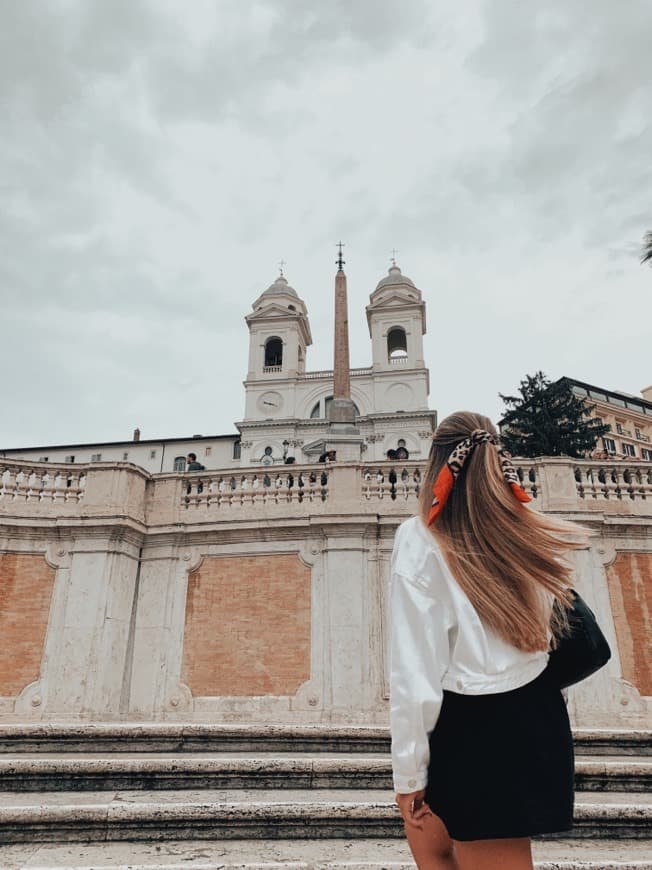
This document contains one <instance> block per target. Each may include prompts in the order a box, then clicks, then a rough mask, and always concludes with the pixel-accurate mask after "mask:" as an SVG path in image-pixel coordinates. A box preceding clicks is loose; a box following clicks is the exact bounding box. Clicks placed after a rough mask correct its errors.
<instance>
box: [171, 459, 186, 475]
mask: <svg viewBox="0 0 652 870" xmlns="http://www.w3.org/2000/svg"><path fill="white" fill-rule="evenodd" d="M172 470H173V471H185V470H186V457H185V456H175V457H174V467H173V469H172Z"/></svg>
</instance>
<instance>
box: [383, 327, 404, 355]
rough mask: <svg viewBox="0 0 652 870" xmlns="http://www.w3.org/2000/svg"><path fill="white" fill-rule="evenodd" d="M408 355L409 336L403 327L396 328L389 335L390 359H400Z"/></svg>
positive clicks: (388, 348) (388, 353) (388, 350)
mask: <svg viewBox="0 0 652 870" xmlns="http://www.w3.org/2000/svg"><path fill="white" fill-rule="evenodd" d="M407 355H408V352H407V335H406V334H405V330H404V329H403V327H402V326H394V327H392V329H390V331H389V332H388V333H387V356H388V357H389V359H399V358H401V357H406V356H407Z"/></svg>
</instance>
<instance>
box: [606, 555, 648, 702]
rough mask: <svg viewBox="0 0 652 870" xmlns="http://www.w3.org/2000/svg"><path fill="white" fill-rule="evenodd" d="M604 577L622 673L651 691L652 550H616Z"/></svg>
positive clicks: (643, 692) (629, 679)
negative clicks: (605, 578) (605, 577)
mask: <svg viewBox="0 0 652 870" xmlns="http://www.w3.org/2000/svg"><path fill="white" fill-rule="evenodd" d="M607 578H608V581H609V595H610V597H611V608H612V612H613V616H614V622H615V626H616V637H617V639H618V652H619V653H620V659H621V664H622V669H623V676H624V678H625V679H626V680H627V681H628V682H630V683H632V685H634V686H636V688H637V689H638V691H639V692H640V693H641V695H652V553H629V552H628V553H624V552H621V553H618V555H617V556H616V558H615V560H614V562H613V563H612V564H611V565H610V566H609V568H608V569H607Z"/></svg>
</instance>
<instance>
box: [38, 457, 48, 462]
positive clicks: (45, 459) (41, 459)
mask: <svg viewBox="0 0 652 870" xmlns="http://www.w3.org/2000/svg"><path fill="white" fill-rule="evenodd" d="M38 461H39V462H49V461H50V457H49V456H40V457H39V460H38Z"/></svg>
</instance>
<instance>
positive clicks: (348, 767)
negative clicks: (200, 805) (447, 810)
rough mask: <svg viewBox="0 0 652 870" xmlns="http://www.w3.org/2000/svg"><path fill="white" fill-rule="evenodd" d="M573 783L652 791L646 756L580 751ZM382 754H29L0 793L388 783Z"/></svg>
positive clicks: (12, 765)
mask: <svg viewBox="0 0 652 870" xmlns="http://www.w3.org/2000/svg"><path fill="white" fill-rule="evenodd" d="M575 773H576V787H577V789H578V790H585V791H610V792H611V791H621V792H625V791H633V792H636V791H641V792H643V791H646V790H648V789H649V790H652V758H651V757H649V756H643V757H636V756H629V755H626V756H621V757H614V756H606V755H604V756H602V755H595V756H588V755H584V756H579V757H578V758H577V759H576V764H575ZM391 787H392V772H391V761H390V758H389V756H387V755H382V756H381V755H377V756H373V755H371V754H370V753H360V754H357V755H353V754H349V755H344V754H336V753H329V754H320V755H314V754H308V753H304V754H298V753H297V754H294V755H292V754H286V755H282V756H281V755H277V754H272V753H259V754H257V755H256V756H253V757H252V756H249V755H246V754H244V753H201V754H193V753H185V754H183V755H176V754H172V753H157V754H156V755H152V753H120V754H115V755H106V754H99V753H98V754H89V753H85V754H73V753H65V754H48V755H44V754H33V753H25V754H20V755H17V756H16V757H14V758H7V757H6V756H5V757H4V758H3V757H1V756H0V791H33V792H40V791H56V790H60V791H79V790H90V791H105V790H116V789H143V790H158V789H164V790H169V789H178V790H181V789H204V788H208V789H229V788H250V789H253V788H267V789H269V788H280V789H310V788H317V789H325V788H336V789H346V788H354V789H391Z"/></svg>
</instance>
